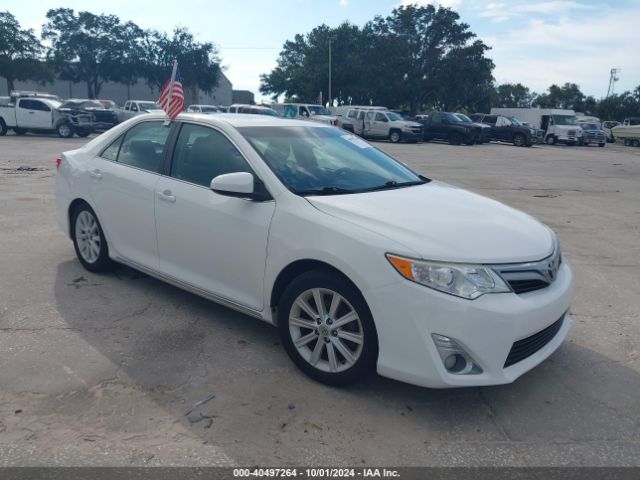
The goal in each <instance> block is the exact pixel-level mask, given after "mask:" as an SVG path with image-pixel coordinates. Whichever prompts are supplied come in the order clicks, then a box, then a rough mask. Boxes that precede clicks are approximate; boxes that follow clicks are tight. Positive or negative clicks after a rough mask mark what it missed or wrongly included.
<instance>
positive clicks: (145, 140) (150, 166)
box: [103, 122, 169, 173]
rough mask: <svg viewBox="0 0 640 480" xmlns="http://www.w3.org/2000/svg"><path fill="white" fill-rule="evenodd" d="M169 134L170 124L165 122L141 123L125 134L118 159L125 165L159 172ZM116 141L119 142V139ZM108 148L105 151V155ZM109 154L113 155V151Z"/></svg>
mask: <svg viewBox="0 0 640 480" xmlns="http://www.w3.org/2000/svg"><path fill="white" fill-rule="evenodd" d="M168 135H169V126H168V125H164V123H163V122H142V123H139V124H137V125H136V126H134V127H132V128H131V129H130V130H129V131H128V132H127V133H126V134H125V135H124V139H123V141H122V144H121V145H120V148H119V151H118V153H117V158H116V161H117V162H118V163H122V164H124V165H129V166H131V167H136V168H140V169H142V170H147V171H149V172H154V173H157V172H159V171H160V162H161V160H162V152H163V150H164V146H165V143H166V142H167V136H168ZM114 143H117V141H116V142H114ZM112 145H113V144H112ZM112 145H110V146H109V148H111V146H112ZM109 148H107V150H109ZM107 150H105V151H104V152H103V155H104V153H106V152H107ZM109 154H111V155H112V152H110V153H109Z"/></svg>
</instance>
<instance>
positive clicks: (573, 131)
mask: <svg viewBox="0 0 640 480" xmlns="http://www.w3.org/2000/svg"><path fill="white" fill-rule="evenodd" d="M575 134H576V131H575V130H569V132H568V133H567V135H569V136H570V137H573V136H575Z"/></svg>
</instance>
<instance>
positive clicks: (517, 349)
mask: <svg viewBox="0 0 640 480" xmlns="http://www.w3.org/2000/svg"><path fill="white" fill-rule="evenodd" d="M563 322H564V315H562V317H560V318H559V319H558V320H556V321H555V322H554V323H552V324H551V325H549V326H548V327H547V328H545V329H544V330H540V331H539V332H538V333H534V334H533V335H531V336H530V337H527V338H523V339H522V340H518V341H517V342H515V343H514V344H513V346H512V347H511V350H510V351H509V355H508V356H507V360H506V362H504V368H507V367H510V366H511V365H513V364H515V363H518V362H521V361H522V360H524V359H525V358H528V357H530V356H531V355H533V354H534V353H536V352H537V351H539V350H541V349H542V348H543V347H544V346H545V345H546V344H547V343H549V342H550V341H551V340H553V337H555V336H556V334H557V333H558V332H559V331H560V328H561V327H562V323H563Z"/></svg>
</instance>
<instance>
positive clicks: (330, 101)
mask: <svg viewBox="0 0 640 480" xmlns="http://www.w3.org/2000/svg"><path fill="white" fill-rule="evenodd" d="M334 40H335V37H329V107H331V106H332V105H333V97H332V96H331V44H332V43H333V41H334Z"/></svg>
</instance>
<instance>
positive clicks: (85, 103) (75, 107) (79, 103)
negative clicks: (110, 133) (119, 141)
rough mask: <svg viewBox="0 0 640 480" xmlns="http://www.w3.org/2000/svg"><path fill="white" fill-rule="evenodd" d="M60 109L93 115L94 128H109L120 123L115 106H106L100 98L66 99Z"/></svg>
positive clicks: (76, 113)
mask: <svg viewBox="0 0 640 480" xmlns="http://www.w3.org/2000/svg"><path fill="white" fill-rule="evenodd" d="M58 110H59V111H60V112H65V113H68V114H73V115H80V114H88V115H91V118H92V119H93V129H94V130H109V129H110V128H111V127H113V126H114V125H116V124H118V115H117V113H116V111H115V110H114V109H113V108H110V107H106V106H105V105H104V104H103V103H102V102H99V101H98V100H89V99H78V98H76V99H69V100H65V101H64V102H63V103H62V105H60V107H59V108H58Z"/></svg>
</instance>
